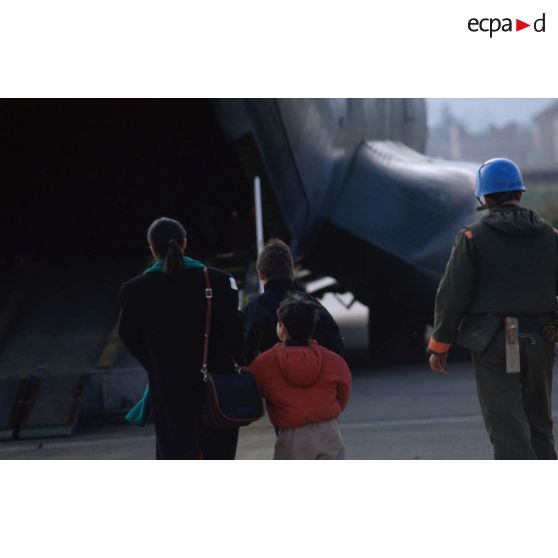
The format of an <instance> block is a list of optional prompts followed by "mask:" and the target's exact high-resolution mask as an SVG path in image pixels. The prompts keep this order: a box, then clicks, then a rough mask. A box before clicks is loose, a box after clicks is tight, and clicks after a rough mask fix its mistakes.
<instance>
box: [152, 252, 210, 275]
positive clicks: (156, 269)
mask: <svg viewBox="0 0 558 558" xmlns="http://www.w3.org/2000/svg"><path fill="white" fill-rule="evenodd" d="M182 258H183V260H184V268H185V269H203V268H204V267H205V265H203V264H202V263H201V262H199V261H198V260H194V259H193V258H187V257H186V256H183V257H182ZM163 266H164V262H163V260H157V261H156V262H155V263H154V264H153V265H151V266H150V267H148V268H147V269H146V270H145V271H144V272H143V273H144V274H146V273H162V272H163Z"/></svg>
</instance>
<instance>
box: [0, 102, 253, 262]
mask: <svg viewBox="0 0 558 558" xmlns="http://www.w3.org/2000/svg"><path fill="white" fill-rule="evenodd" d="M0 127H1V131H0V138H1V139H0V142H1V145H2V154H3V157H2V159H3V165H2V168H1V169H0V174H1V176H2V183H3V192H4V194H3V203H2V209H1V218H0V227H1V230H2V238H3V239H4V240H5V242H4V243H3V245H4V248H3V253H2V254H0V262H1V263H2V264H3V265H2V267H4V268H6V267H10V266H11V265H13V264H14V260H15V261H17V260H18V258H21V257H22V256H23V255H24V254H26V255H27V257H28V258H29V257H30V258H31V259H33V260H35V261H42V262H44V261H65V262H68V261H74V262H75V261H83V260H90V259H107V258H109V259H113V258H117V259H120V258H124V259H137V258H138V257H139V258H141V257H143V256H147V243H146V239H145V232H146V229H147V227H148V225H149V224H150V222H151V221H152V220H153V219H154V218H156V217H159V216H161V215H166V216H169V217H174V218H176V219H179V220H180V221H182V222H183V223H184V225H185V227H186V229H187V232H188V235H189V252H190V253H191V254H192V255H194V256H195V257H196V256H197V257H203V256H205V255H206V254H216V253H220V252H230V251H232V250H233V249H234V248H236V247H238V246H250V245H251V244H253V243H254V240H253V236H254V233H253V217H252V214H253V210H252V207H253V204H252V201H251V200H252V193H251V184H250V182H249V180H248V178H247V177H246V176H245V174H244V172H243V169H242V168H241V165H240V162H239V158H238V156H237V153H236V152H235V147H234V146H233V145H232V144H231V143H227V142H225V141H224V139H223V137H222V134H221V131H220V128H219V124H218V122H217V120H216V118H215V116H214V114H213V110H212V107H211V104H210V101H208V100H195V99H191V100H184V99H182V100H99V99H95V100H79V99H78V100H75V99H74V100H13V101H2V103H0Z"/></svg>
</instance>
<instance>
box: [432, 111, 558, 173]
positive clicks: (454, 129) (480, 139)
mask: <svg viewBox="0 0 558 558" xmlns="http://www.w3.org/2000/svg"><path fill="white" fill-rule="evenodd" d="M427 154H428V155H430V156H432V157H440V158H444V159H453V160H460V161H471V162H482V161H486V160H487V159H491V158H493V157H506V158H508V159H512V160H513V161H515V162H516V163H517V164H518V165H519V166H520V167H521V168H522V169H529V170H539V169H551V168H553V167H555V166H556V165H558V101H556V102H554V103H553V104H552V105H551V106H550V107H548V108H545V109H544V110H542V111H540V112H539V113H537V114H536V115H535V116H534V117H533V119H532V120H531V121H530V122H529V123H527V124H519V123H517V122H509V123H507V124H502V125H494V124H492V125H490V126H489V127H488V128H487V129H485V130H483V131H476V132H473V131H471V130H469V128H468V127H467V126H466V125H465V124H464V123H463V122H462V121H461V120H460V119H459V118H457V117H456V116H455V115H454V114H453V112H452V110H451V108H450V107H449V106H447V107H446V109H445V110H444V112H443V116H442V118H441V120H440V122H439V124H437V125H436V126H434V127H431V128H430V129H429V135H428V144H427Z"/></svg>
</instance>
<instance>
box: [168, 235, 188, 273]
mask: <svg viewBox="0 0 558 558" xmlns="http://www.w3.org/2000/svg"><path fill="white" fill-rule="evenodd" d="M177 269H184V260H183V258H182V251H181V250H180V246H179V244H178V241H176V240H175V239H174V238H171V239H170V240H169V245H168V247H167V255H166V256H165V263H164V265H163V272H164V273H173V272H174V271H176V270H177Z"/></svg>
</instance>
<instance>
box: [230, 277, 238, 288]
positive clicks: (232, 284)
mask: <svg viewBox="0 0 558 558" xmlns="http://www.w3.org/2000/svg"><path fill="white" fill-rule="evenodd" d="M229 281H230V282H231V289H233V290H234V291H238V285H237V284H236V281H235V280H234V277H229Z"/></svg>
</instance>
